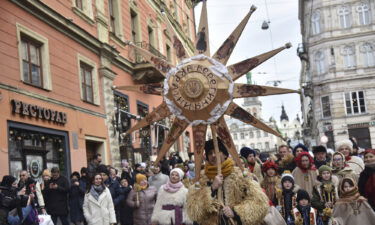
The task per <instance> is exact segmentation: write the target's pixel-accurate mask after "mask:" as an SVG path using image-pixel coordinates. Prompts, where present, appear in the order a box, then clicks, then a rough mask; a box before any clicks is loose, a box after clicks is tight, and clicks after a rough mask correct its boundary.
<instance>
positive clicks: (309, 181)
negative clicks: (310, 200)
mask: <svg viewBox="0 0 375 225" xmlns="http://www.w3.org/2000/svg"><path fill="white" fill-rule="evenodd" d="M292 175H293V177H294V183H295V184H298V186H299V187H300V188H301V189H304V190H305V191H307V192H308V193H309V195H310V197H312V193H313V188H314V186H315V185H317V184H318V183H319V182H318V180H317V176H318V173H317V171H316V170H308V172H307V173H306V174H305V173H303V172H302V170H301V169H300V168H299V167H296V168H295V169H294V170H293V172H292ZM305 178H306V179H305Z"/></svg>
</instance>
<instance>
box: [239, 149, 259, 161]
mask: <svg viewBox="0 0 375 225" xmlns="http://www.w3.org/2000/svg"><path fill="white" fill-rule="evenodd" d="M240 154H241V156H242V157H244V158H245V159H247V157H248V156H249V155H250V154H253V155H254V156H256V152H255V151H254V150H253V149H251V148H249V147H242V148H241V150H240Z"/></svg>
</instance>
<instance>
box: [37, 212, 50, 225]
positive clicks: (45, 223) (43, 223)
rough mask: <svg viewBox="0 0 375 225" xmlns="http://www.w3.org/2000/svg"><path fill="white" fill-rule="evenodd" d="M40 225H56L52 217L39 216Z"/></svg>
mask: <svg viewBox="0 0 375 225" xmlns="http://www.w3.org/2000/svg"><path fill="white" fill-rule="evenodd" d="M38 219H39V225H54V224H53V222H52V218H51V216H50V215H47V214H44V215H38Z"/></svg>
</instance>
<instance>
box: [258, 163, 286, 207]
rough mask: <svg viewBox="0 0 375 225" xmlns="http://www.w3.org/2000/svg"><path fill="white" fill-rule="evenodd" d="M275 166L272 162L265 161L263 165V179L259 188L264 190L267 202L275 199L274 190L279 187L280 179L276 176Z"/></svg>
mask: <svg viewBox="0 0 375 225" xmlns="http://www.w3.org/2000/svg"><path fill="white" fill-rule="evenodd" d="M277 169H278V167H277V164H276V163H275V162H273V161H270V160H269V161H266V162H265V163H264V164H263V168H262V170H263V173H264V178H263V181H262V182H261V183H260V186H261V187H262V188H263V189H264V190H265V192H266V195H267V197H268V199H269V200H271V201H272V200H273V199H275V195H276V189H277V187H278V186H279V185H280V182H281V179H280V177H279V175H278V174H277Z"/></svg>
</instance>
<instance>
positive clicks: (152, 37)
mask: <svg viewBox="0 0 375 225" xmlns="http://www.w3.org/2000/svg"><path fill="white" fill-rule="evenodd" d="M147 31H148V40H149V41H148V42H149V44H150V45H151V46H152V47H156V45H155V32H154V29H152V28H151V27H149V26H148V27H147Z"/></svg>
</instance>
